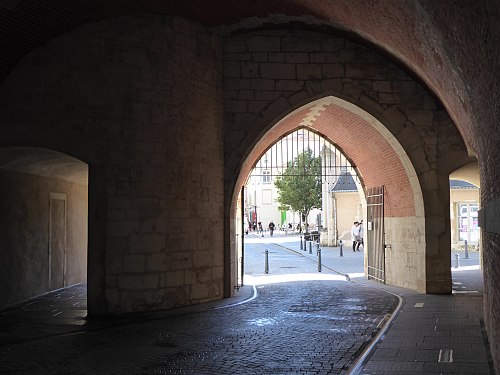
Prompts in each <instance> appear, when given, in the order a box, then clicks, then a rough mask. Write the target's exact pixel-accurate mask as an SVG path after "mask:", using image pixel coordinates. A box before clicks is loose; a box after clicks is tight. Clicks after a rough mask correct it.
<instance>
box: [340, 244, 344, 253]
mask: <svg viewBox="0 0 500 375" xmlns="http://www.w3.org/2000/svg"><path fill="white" fill-rule="evenodd" d="M340 256H341V257H343V256H344V252H343V251H342V240H340Z"/></svg>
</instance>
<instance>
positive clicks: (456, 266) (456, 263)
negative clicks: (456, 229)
mask: <svg viewBox="0 0 500 375" xmlns="http://www.w3.org/2000/svg"><path fill="white" fill-rule="evenodd" d="M459 267H460V255H458V253H455V268H459Z"/></svg>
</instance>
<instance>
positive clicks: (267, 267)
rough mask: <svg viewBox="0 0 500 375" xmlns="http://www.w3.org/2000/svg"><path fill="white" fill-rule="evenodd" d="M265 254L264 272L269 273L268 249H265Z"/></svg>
mask: <svg viewBox="0 0 500 375" xmlns="http://www.w3.org/2000/svg"><path fill="white" fill-rule="evenodd" d="M265 254H266V261H265V265H264V272H265V273H269V250H267V249H266V251H265Z"/></svg>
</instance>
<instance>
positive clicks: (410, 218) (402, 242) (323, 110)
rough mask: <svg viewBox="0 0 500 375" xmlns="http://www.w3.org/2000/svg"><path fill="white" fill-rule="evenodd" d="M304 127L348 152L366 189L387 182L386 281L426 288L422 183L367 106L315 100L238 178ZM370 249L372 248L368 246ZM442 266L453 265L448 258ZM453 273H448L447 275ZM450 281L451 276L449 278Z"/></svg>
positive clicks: (267, 140) (271, 135)
mask: <svg viewBox="0 0 500 375" xmlns="http://www.w3.org/2000/svg"><path fill="white" fill-rule="evenodd" d="M300 127H306V128H309V129H311V130H313V131H315V132H318V133H319V134H320V135H321V136H322V137H324V138H326V139H328V140H329V141H331V142H332V143H334V144H335V145H336V147H338V148H339V149H340V150H342V152H343V153H345V155H346V156H347V157H348V159H349V160H350V162H351V165H353V166H354V167H355V169H356V170H357V172H358V173H359V176H360V179H361V180H362V182H363V188H364V189H365V190H367V189H368V188H371V187H377V186H382V185H383V186H384V190H385V215H384V216H385V233H384V236H385V237H384V238H383V243H384V244H386V245H387V249H386V254H385V258H386V264H385V267H386V270H387V275H386V280H387V282H388V283H389V284H393V285H399V286H404V287H407V288H411V289H414V290H419V291H426V290H425V285H426V278H427V277H428V275H427V274H426V272H425V267H424V265H425V263H426V253H425V215H424V203H423V197H422V192H421V189H420V183H419V181H418V178H417V176H416V173H415V170H414V168H413V166H412V164H411V162H410V161H409V158H408V156H407V155H406V153H405V152H404V150H403V148H402V147H401V145H400V144H399V143H398V141H397V140H396V139H395V138H394V137H393V136H392V135H391V134H390V133H389V132H388V131H387V129H385V128H384V126H383V125H382V124H381V123H380V122H379V121H377V120H376V119H375V118H374V117H373V116H370V115H369V114H368V113H366V112H365V111H363V110H361V109H360V108H359V107H356V106H354V105H352V104H350V103H348V102H346V101H344V100H341V99H339V98H336V97H325V98H323V99H319V100H316V101H313V102H311V103H309V104H307V105H305V106H303V107H301V108H298V109H297V110H295V111H293V112H292V113H290V114H289V115H287V116H285V117H284V118H283V119H282V120H281V121H278V122H277V124H276V125H275V126H273V127H272V129H271V130H270V131H269V132H268V133H266V134H265V135H264V136H263V137H262V138H261V139H260V140H259V142H258V143H257V145H256V146H255V148H254V149H253V150H252V151H251V153H250V154H249V156H248V158H247V159H246V161H245V163H244V166H243V168H242V171H241V175H240V179H239V183H243V182H244V181H246V176H248V175H249V173H250V171H251V169H252V168H253V167H254V165H255V163H256V161H257V160H258V159H259V158H260V157H261V156H262V155H263V153H264V152H265V151H267V150H268V149H269V147H271V146H272V145H273V144H274V143H275V142H276V141H277V140H278V139H281V138H282V137H283V136H285V135H286V134H289V133H290V132H291V131H293V130H295V129H297V128H300ZM369 251H370V250H369ZM443 262H445V263H446V262H447V264H445V265H444V266H443V268H445V267H447V268H448V269H449V257H447V258H446V260H445V258H444V257H443ZM449 277H450V276H449ZM448 284H449V285H451V281H450V280H448Z"/></svg>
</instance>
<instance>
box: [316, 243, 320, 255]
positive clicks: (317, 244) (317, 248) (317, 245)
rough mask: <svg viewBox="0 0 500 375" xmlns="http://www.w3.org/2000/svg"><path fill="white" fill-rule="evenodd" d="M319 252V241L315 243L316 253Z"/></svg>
mask: <svg viewBox="0 0 500 375" xmlns="http://www.w3.org/2000/svg"><path fill="white" fill-rule="evenodd" d="M318 251H319V240H317V241H316V253H318Z"/></svg>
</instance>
